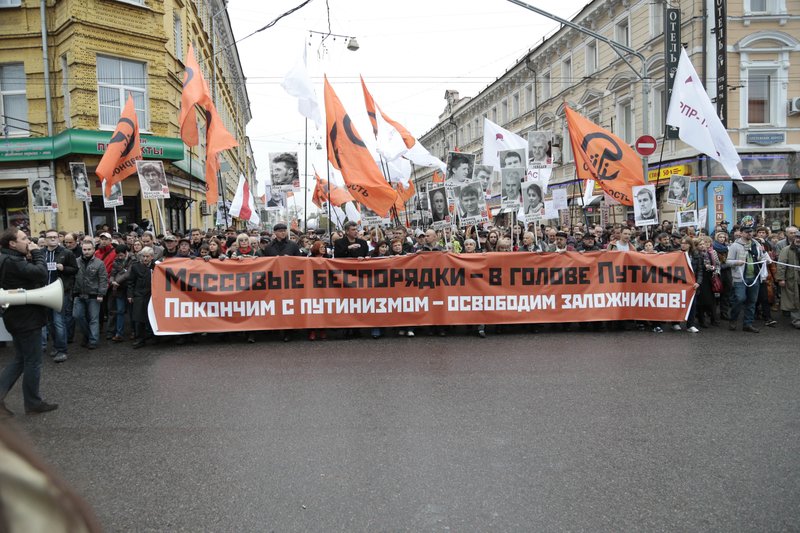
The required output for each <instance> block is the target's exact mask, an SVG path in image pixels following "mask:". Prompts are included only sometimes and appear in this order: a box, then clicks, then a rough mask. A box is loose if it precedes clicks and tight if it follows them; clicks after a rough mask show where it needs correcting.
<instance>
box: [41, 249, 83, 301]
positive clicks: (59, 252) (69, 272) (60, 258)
mask: <svg viewBox="0 0 800 533" xmlns="http://www.w3.org/2000/svg"><path fill="white" fill-rule="evenodd" d="M42 253H43V254H44V257H45V264H47V262H48V260H49V259H50V258H51V257H52V258H54V259H55V263H57V264H59V265H64V270H53V271H48V282H49V283H53V282H54V281H55V280H56V279H61V283H63V284H64V292H65V293H67V294H70V295H71V294H72V286H73V284H74V283H75V274H77V273H78V261H77V259H76V258H75V254H73V253H72V251H71V250H67V249H66V248H64V247H63V246H60V245H59V246H56V249H55V250H53V251H52V252H51V251H50V250H48V249H47V248H42Z"/></svg>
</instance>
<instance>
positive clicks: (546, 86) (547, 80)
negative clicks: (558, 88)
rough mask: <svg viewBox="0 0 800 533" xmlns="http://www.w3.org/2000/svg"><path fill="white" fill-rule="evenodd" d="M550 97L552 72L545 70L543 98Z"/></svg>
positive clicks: (543, 75)
mask: <svg viewBox="0 0 800 533" xmlns="http://www.w3.org/2000/svg"><path fill="white" fill-rule="evenodd" d="M549 98H550V73H549V72H545V73H544V74H542V100H543V101H544V100H547V99H549Z"/></svg>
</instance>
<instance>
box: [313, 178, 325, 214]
mask: <svg viewBox="0 0 800 533" xmlns="http://www.w3.org/2000/svg"><path fill="white" fill-rule="evenodd" d="M314 179H315V180H316V181H317V183H316V185H314V193H313V194H312V195H311V203H312V204H314V205H315V206H317V207H319V208H322V204H324V203H325V202H327V201H328V194H327V193H326V192H325V189H324V188H323V186H322V180H320V177H319V174H314Z"/></svg>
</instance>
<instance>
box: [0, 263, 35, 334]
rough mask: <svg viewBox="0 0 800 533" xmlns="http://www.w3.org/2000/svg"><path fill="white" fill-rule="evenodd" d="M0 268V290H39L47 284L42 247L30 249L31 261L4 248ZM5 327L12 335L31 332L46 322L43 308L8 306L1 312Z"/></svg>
mask: <svg viewBox="0 0 800 533" xmlns="http://www.w3.org/2000/svg"><path fill="white" fill-rule="evenodd" d="M0 253H2V254H3V259H2V262H3V264H2V267H0V284H2V285H0V286H1V287H2V288H3V289H6V290H10V289H26V290H30V289H40V288H42V287H44V286H45V284H46V283H47V262H46V261H45V259H44V253H42V250H33V251H31V260H30V261H28V260H27V259H26V258H25V256H24V255H22V254H21V253H19V252H17V251H16V250H11V249H8V248H3V249H0ZM3 321H4V322H5V325H6V329H7V330H8V332H9V333H11V334H12V335H14V334H19V333H24V332H26V331H33V330H36V329H39V328H41V327H42V326H44V325H45V324H47V308H46V307H42V306H41V305H12V306H9V308H8V309H7V310H6V312H5V314H4V315H3Z"/></svg>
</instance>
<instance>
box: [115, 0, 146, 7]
mask: <svg viewBox="0 0 800 533" xmlns="http://www.w3.org/2000/svg"><path fill="white" fill-rule="evenodd" d="M117 2H122V3H123V4H133V5H136V6H143V5H144V0H117Z"/></svg>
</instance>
